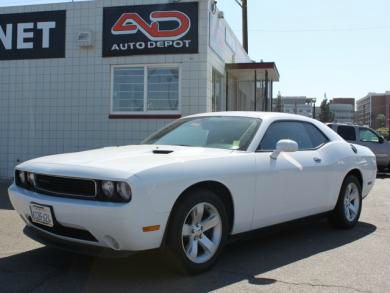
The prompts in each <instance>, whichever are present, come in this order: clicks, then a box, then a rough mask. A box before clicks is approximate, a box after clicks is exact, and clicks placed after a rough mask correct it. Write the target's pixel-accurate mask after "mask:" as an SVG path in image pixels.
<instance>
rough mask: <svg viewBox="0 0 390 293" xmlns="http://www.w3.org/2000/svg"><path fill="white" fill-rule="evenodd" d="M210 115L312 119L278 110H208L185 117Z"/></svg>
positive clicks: (265, 118)
mask: <svg viewBox="0 0 390 293" xmlns="http://www.w3.org/2000/svg"><path fill="white" fill-rule="evenodd" d="M210 116H236V117H250V118H259V119H261V120H268V119H272V120H274V119H294V120H301V121H313V119H312V118H309V117H306V116H302V115H297V114H289V113H280V112H255V111H226V112H208V113H201V114H195V115H190V116H187V117H210Z"/></svg>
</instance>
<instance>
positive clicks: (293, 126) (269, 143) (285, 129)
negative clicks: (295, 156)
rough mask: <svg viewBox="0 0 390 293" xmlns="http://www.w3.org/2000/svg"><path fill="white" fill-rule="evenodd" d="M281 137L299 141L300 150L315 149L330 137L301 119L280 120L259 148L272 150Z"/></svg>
mask: <svg viewBox="0 0 390 293" xmlns="http://www.w3.org/2000/svg"><path fill="white" fill-rule="evenodd" d="M281 139H291V140H294V141H296V142H297V143H298V148H299V150H308V149H315V148H317V147H319V146H320V145H322V144H324V143H326V142H328V138H326V137H325V135H324V134H323V133H322V132H321V131H320V130H318V129H317V128H316V127H315V126H314V125H312V124H311V123H307V122H300V121H278V122H274V123H272V124H271V125H270V126H269V127H268V129H267V131H266V133H265V134H264V137H263V139H262V141H261V143H260V145H259V147H258V150H263V151H272V150H274V149H275V148H276V143H277V142H278V141H279V140H281Z"/></svg>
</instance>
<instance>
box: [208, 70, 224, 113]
mask: <svg viewBox="0 0 390 293" xmlns="http://www.w3.org/2000/svg"><path fill="white" fill-rule="evenodd" d="M212 79H213V80H212V83H213V89H212V90H213V95H212V109H211V110H212V112H216V111H222V84H223V75H222V74H221V73H219V72H218V71H217V70H216V69H214V68H213V77H212Z"/></svg>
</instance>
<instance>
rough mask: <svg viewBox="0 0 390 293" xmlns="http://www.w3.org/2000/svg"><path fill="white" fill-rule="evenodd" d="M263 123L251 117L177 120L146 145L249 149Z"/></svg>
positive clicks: (145, 142) (154, 135)
mask: <svg viewBox="0 0 390 293" xmlns="http://www.w3.org/2000/svg"><path fill="white" fill-rule="evenodd" d="M260 123H261V120H260V119H257V118H249V117H228V116H212V117H196V118H184V119H180V120H177V121H175V122H174V123H172V124H170V125H168V126H167V127H166V128H163V129H162V130H160V131H158V132H157V133H155V134H153V135H152V136H150V137H149V138H147V139H146V140H145V141H144V142H143V143H144V144H159V145H179V146H191V147H207V148H219V149H229V150H246V149H247V148H248V146H249V144H250V142H251V141H252V139H253V137H254V136H255V134H256V131H257V129H258V128H259V125H260Z"/></svg>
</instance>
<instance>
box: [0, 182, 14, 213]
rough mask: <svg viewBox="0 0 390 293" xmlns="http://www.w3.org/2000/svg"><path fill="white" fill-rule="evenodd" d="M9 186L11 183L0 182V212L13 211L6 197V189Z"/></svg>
mask: <svg viewBox="0 0 390 293" xmlns="http://www.w3.org/2000/svg"><path fill="white" fill-rule="evenodd" d="M10 185H11V181H9V180H7V181H5V180H1V181H0V210H13V207H12V205H11V202H10V201H9V197H8V187H9V186H10Z"/></svg>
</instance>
